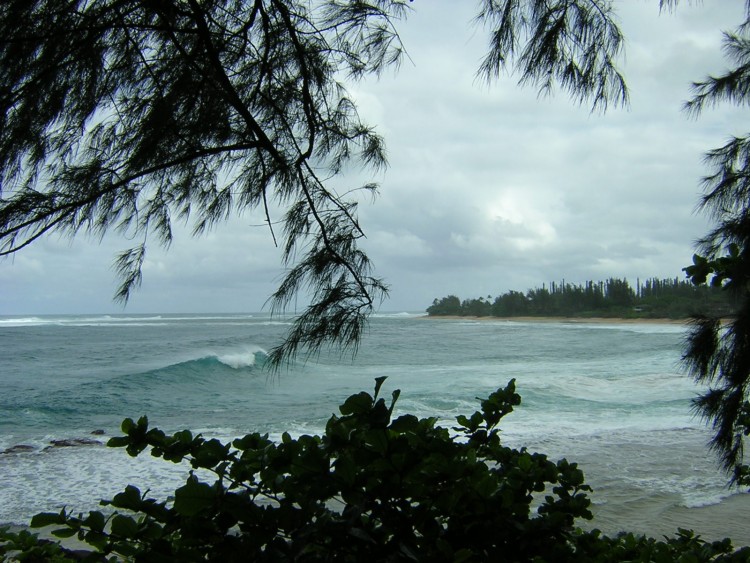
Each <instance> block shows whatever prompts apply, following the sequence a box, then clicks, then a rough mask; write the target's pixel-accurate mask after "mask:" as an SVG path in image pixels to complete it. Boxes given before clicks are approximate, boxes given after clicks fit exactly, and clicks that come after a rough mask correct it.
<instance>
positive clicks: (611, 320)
mask: <svg viewBox="0 0 750 563" xmlns="http://www.w3.org/2000/svg"><path fill="white" fill-rule="evenodd" d="M414 318H415V319H419V320H428V319H435V320H440V321H453V320H455V321H480V322H511V323H512V322H516V323H569V324H587V323H588V324H670V325H687V324H688V323H689V322H690V319H666V318H665V319H646V318H643V319H634V318H623V317H467V316H459V315H427V314H425V315H421V316H419V317H414Z"/></svg>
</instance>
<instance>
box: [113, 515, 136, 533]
mask: <svg viewBox="0 0 750 563" xmlns="http://www.w3.org/2000/svg"><path fill="white" fill-rule="evenodd" d="M111 531H112V534H114V535H116V536H120V537H123V538H132V537H135V535H136V534H137V533H138V523H137V522H136V521H135V520H134V519H133V518H131V517H130V516H125V515H123V514H115V516H114V517H113V518H112V528H111Z"/></svg>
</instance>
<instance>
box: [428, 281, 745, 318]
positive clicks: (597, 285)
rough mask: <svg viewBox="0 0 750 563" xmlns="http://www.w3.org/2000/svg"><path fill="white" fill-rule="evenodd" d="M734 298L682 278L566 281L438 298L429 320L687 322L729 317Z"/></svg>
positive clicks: (719, 289) (720, 290)
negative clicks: (695, 318) (542, 318)
mask: <svg viewBox="0 0 750 563" xmlns="http://www.w3.org/2000/svg"><path fill="white" fill-rule="evenodd" d="M732 311H733V306H732V298H731V296H730V294H729V293H728V292H726V291H723V290H722V289H721V288H719V287H714V286H710V285H700V286H698V285H695V284H693V283H691V282H690V281H689V280H682V279H679V278H676V277H675V278H665V279H658V278H650V279H647V280H645V281H643V282H642V281H641V280H640V279H637V280H636V285H635V287H632V286H631V285H630V283H629V282H628V280H627V279H619V278H608V279H607V280H604V281H597V282H595V281H587V282H585V283H581V284H571V283H568V282H566V281H565V280H562V281H560V282H551V283H550V284H549V285H547V284H542V287H541V288H539V287H537V288H534V289H529V290H528V291H526V293H523V292H520V291H514V290H511V291H508V292H506V293H503V294H502V295H498V296H496V297H495V298H494V299H493V298H492V296H491V295H488V296H487V297H478V298H472V299H464V300H461V299H460V298H459V297H457V296H455V295H448V296H447V297H443V298H441V299H435V300H433V302H432V305H430V306H429V307H427V314H428V315H431V316H441V315H448V316H469V317H519V316H532V317H533V316H550V317H571V316H578V317H623V318H670V319H683V318H688V317H690V316H692V315H695V314H697V313H711V314H714V315H723V316H727V315H731V313H732Z"/></svg>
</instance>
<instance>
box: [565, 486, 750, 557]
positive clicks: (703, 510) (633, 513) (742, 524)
mask: <svg viewBox="0 0 750 563" xmlns="http://www.w3.org/2000/svg"><path fill="white" fill-rule="evenodd" d="M595 493H596V491H594V495H593V497H594V498H595V497H596V494H595ZM664 500H665V502H664V503H654V502H651V501H650V500H649V501H646V500H645V499H633V500H632V501H630V502H624V503H621V502H617V503H613V504H612V505H608V504H606V502H605V503H604V504H599V505H596V504H595V505H594V506H593V507H592V512H593V514H594V519H593V520H592V521H590V522H586V521H581V522H579V525H580V526H581V527H582V528H584V529H592V528H598V529H600V530H602V531H603V532H604V533H605V534H608V535H616V534H617V532H619V531H622V530H626V531H629V532H634V533H637V534H644V535H647V536H651V537H654V538H657V539H660V538H661V537H663V536H673V535H674V534H675V533H676V532H677V530H678V528H684V529H688V530H693V531H694V532H695V533H696V534H697V535H699V536H700V537H701V538H703V539H704V540H707V541H714V540H721V539H724V538H730V539H731V540H732V544H733V545H734V546H746V545H750V525H749V524H748V522H750V494H748V493H745V494H737V495H732V496H730V497H727V498H725V499H723V500H722V501H721V502H720V503H718V504H712V505H709V506H699V507H695V508H687V507H685V506H679V505H677V504H674V503H672V502H670V499H664Z"/></svg>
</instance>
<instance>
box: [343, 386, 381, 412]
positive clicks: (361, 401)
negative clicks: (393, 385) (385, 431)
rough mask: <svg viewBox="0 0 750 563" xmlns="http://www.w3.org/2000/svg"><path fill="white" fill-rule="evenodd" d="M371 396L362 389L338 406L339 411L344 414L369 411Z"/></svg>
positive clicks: (371, 401) (371, 402)
mask: <svg viewBox="0 0 750 563" xmlns="http://www.w3.org/2000/svg"><path fill="white" fill-rule="evenodd" d="M372 404H373V398H372V397H371V396H370V394H369V393H365V392H364V391H362V392H361V393H357V394H356V395H352V396H351V397H349V398H348V399H347V400H346V401H344V404H343V405H341V406H340V407H339V411H341V414H343V415H344V416H346V415H350V414H362V413H365V412H367V411H369V410H370V409H371V408H372Z"/></svg>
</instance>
